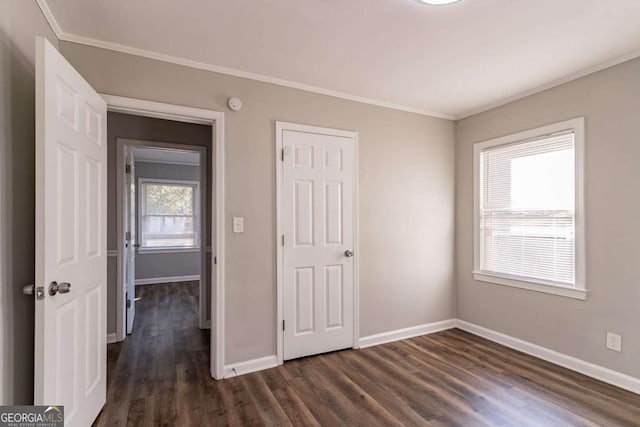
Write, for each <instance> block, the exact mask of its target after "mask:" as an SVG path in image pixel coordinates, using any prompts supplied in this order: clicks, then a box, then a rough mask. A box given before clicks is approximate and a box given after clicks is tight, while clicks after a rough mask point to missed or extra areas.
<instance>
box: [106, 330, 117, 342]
mask: <svg viewBox="0 0 640 427" xmlns="http://www.w3.org/2000/svg"><path fill="white" fill-rule="evenodd" d="M114 342H118V334H116V333H115V332H114V333H112V334H107V344H113V343H114Z"/></svg>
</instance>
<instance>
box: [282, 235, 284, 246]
mask: <svg viewBox="0 0 640 427" xmlns="http://www.w3.org/2000/svg"><path fill="white" fill-rule="evenodd" d="M282 246H284V234H283V235H282Z"/></svg>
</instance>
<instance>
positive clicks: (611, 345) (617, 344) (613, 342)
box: [607, 332, 622, 352]
mask: <svg viewBox="0 0 640 427" xmlns="http://www.w3.org/2000/svg"><path fill="white" fill-rule="evenodd" d="M607 348H608V349H609V350H613V351H617V352H621V351H622V337H621V336H620V335H616V334H612V333H611V332H607Z"/></svg>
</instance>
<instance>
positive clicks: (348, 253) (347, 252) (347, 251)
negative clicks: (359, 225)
mask: <svg viewBox="0 0 640 427" xmlns="http://www.w3.org/2000/svg"><path fill="white" fill-rule="evenodd" d="M344 256H346V257H347V258H351V257H352V256H353V252H351V251H350V250H349V249H347V250H346V251H344Z"/></svg>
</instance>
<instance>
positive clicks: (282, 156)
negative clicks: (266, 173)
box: [280, 148, 284, 162]
mask: <svg viewBox="0 0 640 427" xmlns="http://www.w3.org/2000/svg"><path fill="white" fill-rule="evenodd" d="M280 156H281V159H282V161H283V162H284V148H283V149H282V150H280Z"/></svg>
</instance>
